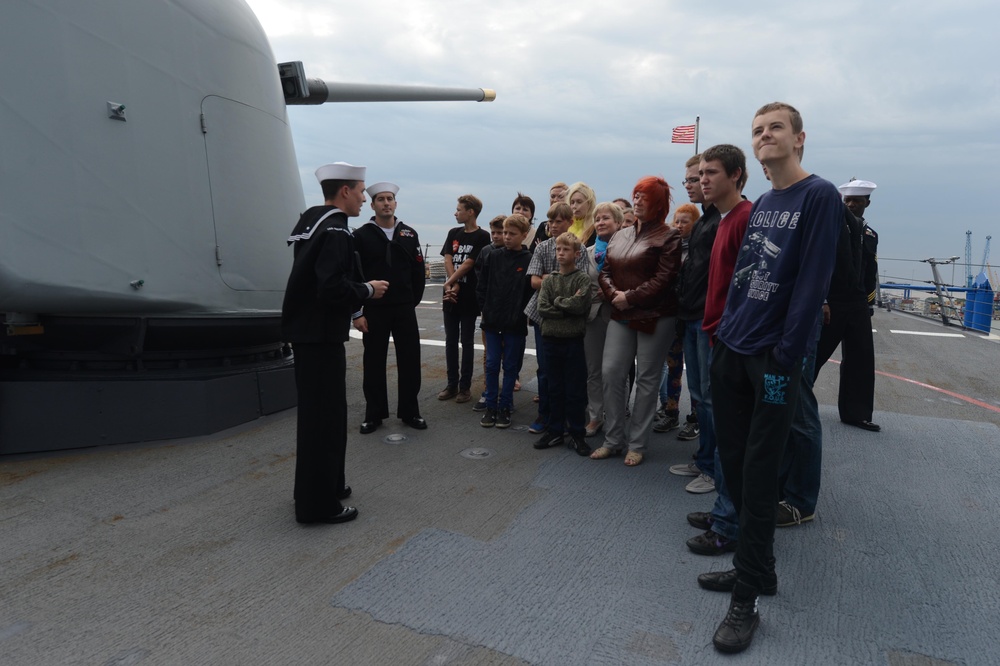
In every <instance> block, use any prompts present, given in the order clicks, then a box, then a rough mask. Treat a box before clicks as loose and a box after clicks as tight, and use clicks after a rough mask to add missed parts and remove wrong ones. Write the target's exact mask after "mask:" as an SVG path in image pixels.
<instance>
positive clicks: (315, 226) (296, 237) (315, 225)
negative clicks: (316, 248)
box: [288, 208, 351, 243]
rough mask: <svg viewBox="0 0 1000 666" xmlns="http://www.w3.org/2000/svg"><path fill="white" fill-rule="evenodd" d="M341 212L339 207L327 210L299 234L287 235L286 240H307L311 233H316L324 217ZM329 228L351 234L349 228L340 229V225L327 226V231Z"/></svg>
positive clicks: (291, 241)
mask: <svg viewBox="0 0 1000 666" xmlns="http://www.w3.org/2000/svg"><path fill="white" fill-rule="evenodd" d="M342 212H344V211H342V210H340V209H339V208H334V209H333V210H331V211H327V212H326V213H325V214H324V215H323V217H321V218H319V219H318V220H316V222H314V223H313V225H312V226H311V227H306V230H305V231H303V232H302V233H301V234H292V235H291V236H289V237H288V242H289V243H294V242H296V241H303V240H309V239H310V238H312V235H313V234H314V233H316V230H317V229H318V228H319V226H320V223H321V222H322V221H323V220H325V219H326V218H328V217H330V216H331V215H333V214H334V213H342ZM330 229H336V230H337V231H346V232H347V233H348V235H350V234H351V232H350V230H348V229H341V228H340V227H328V228H327V231H329V230H330Z"/></svg>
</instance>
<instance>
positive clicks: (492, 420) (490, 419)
mask: <svg viewBox="0 0 1000 666" xmlns="http://www.w3.org/2000/svg"><path fill="white" fill-rule="evenodd" d="M496 424H497V410H495V409H487V410H486V413H485V414H483V418H481V419H479V425H481V426H483V427H484V428H492V427H493V426H495V425H496Z"/></svg>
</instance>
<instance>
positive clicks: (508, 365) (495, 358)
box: [483, 330, 527, 409]
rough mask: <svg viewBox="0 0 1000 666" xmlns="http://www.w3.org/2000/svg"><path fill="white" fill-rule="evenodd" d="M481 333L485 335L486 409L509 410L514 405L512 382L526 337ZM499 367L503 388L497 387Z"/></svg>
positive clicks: (515, 376) (514, 379)
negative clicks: (501, 373)
mask: <svg viewBox="0 0 1000 666" xmlns="http://www.w3.org/2000/svg"><path fill="white" fill-rule="evenodd" d="M483 333H484V334H485V335H486V393H484V396H485V397H486V407H487V409H510V408H511V407H512V406H513V405H514V382H515V381H517V368H518V366H519V365H520V364H521V358H522V357H523V356H524V343H525V342H526V341H527V336H524V335H517V334H515V333H500V332H497V331H486V330H484V331H483ZM501 365H502V366H503V388H500V386H499V384H500V367H501ZM498 393H499V395H497V394H498Z"/></svg>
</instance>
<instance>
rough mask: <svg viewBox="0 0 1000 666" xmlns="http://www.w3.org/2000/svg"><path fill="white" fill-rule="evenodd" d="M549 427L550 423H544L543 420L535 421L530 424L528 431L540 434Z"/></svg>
mask: <svg viewBox="0 0 1000 666" xmlns="http://www.w3.org/2000/svg"><path fill="white" fill-rule="evenodd" d="M548 428H549V424H548V423H544V422H543V421H535V422H534V423H532V424H531V425H530V426H528V432H530V433H531V434H532V435H540V434H541V433H543V432H545V431H546V430H548Z"/></svg>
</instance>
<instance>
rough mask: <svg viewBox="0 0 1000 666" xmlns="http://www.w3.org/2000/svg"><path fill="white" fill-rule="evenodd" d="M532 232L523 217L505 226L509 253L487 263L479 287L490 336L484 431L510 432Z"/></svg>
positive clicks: (524, 329) (523, 333) (482, 325)
mask: <svg viewBox="0 0 1000 666" xmlns="http://www.w3.org/2000/svg"><path fill="white" fill-rule="evenodd" d="M530 228H531V224H530V223H529V222H528V220H527V219H525V218H524V217H523V216H521V215H511V216H510V217H508V218H507V219H506V220H504V223H503V242H504V247H503V249H498V250H493V251H492V252H490V253H489V255H488V256H487V257H486V258H485V260H484V261H483V265H482V268H481V270H480V277H479V282H478V283H477V285H476V298H477V299H478V301H479V307H480V309H481V310H482V321H481V323H480V328H482V329H483V333H484V334H485V336H486V413H485V414H483V418H482V420H481V421H480V422H479V424H480V425H481V426H483V427H484V428H491V427H493V426H496V427H498V428H508V427H510V410H511V407H512V406H513V403H514V381H515V380H516V379H517V369H518V367H519V366H520V364H521V357H522V356H523V355H524V344H525V340H526V339H527V337H528V319H527V317H526V316H525V314H524V306H525V305H526V304H527V303H528V299H529V298H530V297H531V282H530V281H529V280H528V264H529V263H530V262H531V253H530V252H529V251H528V250H526V249H525V248H524V247H523V245H522V244H523V243H524V239H525V237H526V236H527V235H528V230H529V229H530ZM501 364H502V365H503V388H502V389H501V388H500V387H499V384H500V381H499V380H500V366H501ZM498 389H499V391H498ZM498 393H499V395H498Z"/></svg>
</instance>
